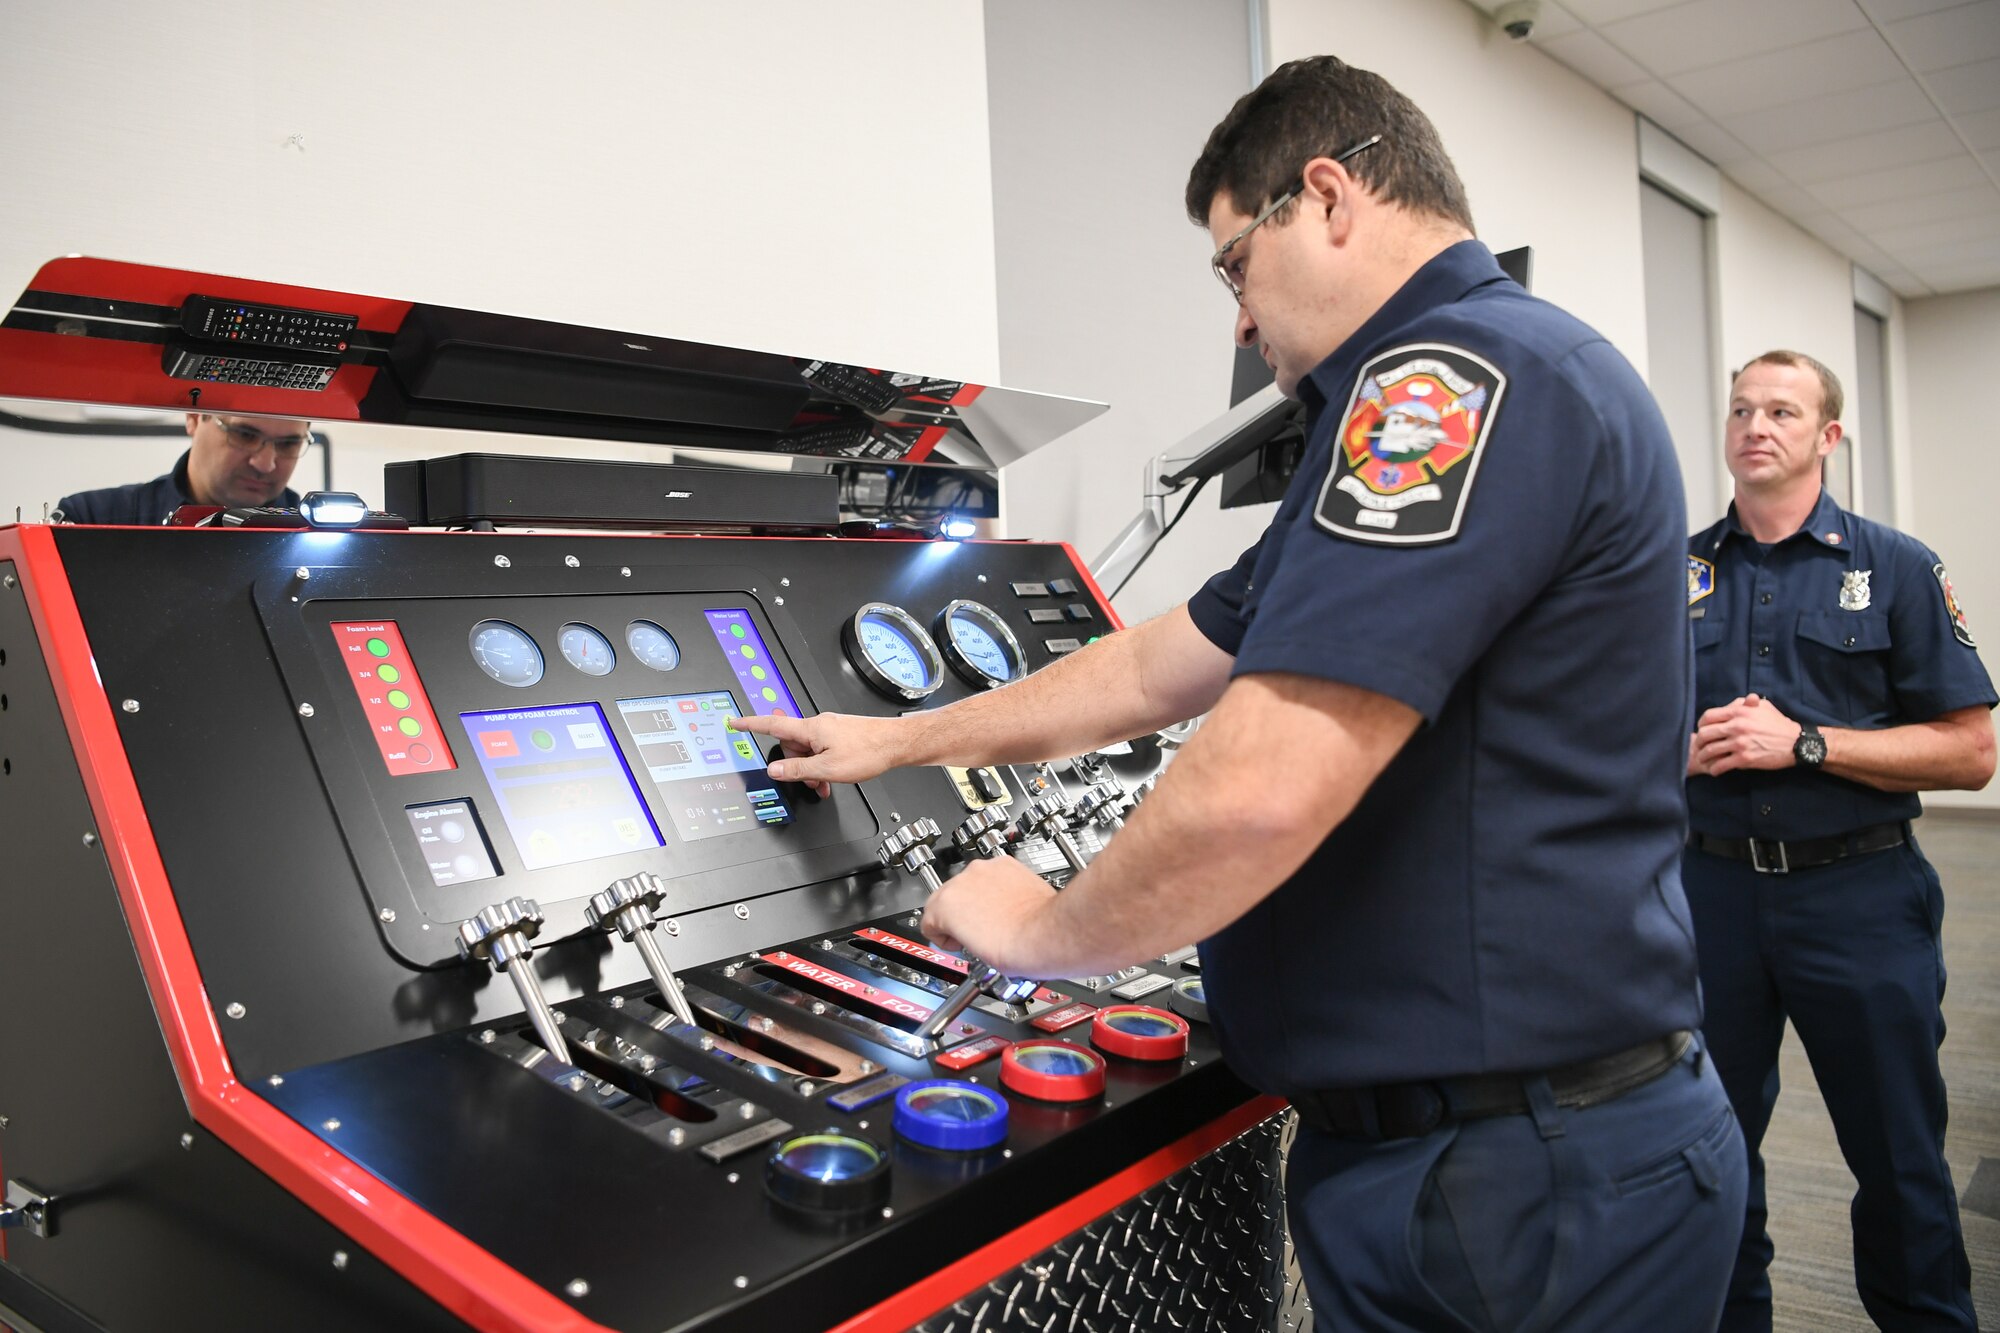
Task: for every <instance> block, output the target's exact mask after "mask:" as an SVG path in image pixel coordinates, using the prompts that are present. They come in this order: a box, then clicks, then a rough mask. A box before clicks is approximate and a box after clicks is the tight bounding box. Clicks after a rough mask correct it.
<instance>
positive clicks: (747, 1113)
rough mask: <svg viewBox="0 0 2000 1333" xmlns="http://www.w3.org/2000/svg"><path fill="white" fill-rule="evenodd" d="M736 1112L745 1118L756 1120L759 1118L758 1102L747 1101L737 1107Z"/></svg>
mask: <svg viewBox="0 0 2000 1333" xmlns="http://www.w3.org/2000/svg"><path fill="white" fill-rule="evenodd" d="M736 1114H737V1115H738V1116H740V1117H742V1118H743V1119H745V1120H755V1119H756V1118H757V1107H756V1104H755V1103H754V1102H745V1103H743V1105H741V1106H739V1107H737V1108H736Z"/></svg>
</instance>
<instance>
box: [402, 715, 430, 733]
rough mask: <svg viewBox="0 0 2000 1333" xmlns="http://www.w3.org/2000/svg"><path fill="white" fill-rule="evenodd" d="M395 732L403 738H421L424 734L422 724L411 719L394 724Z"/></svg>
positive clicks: (407, 718) (403, 719)
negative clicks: (400, 733) (401, 734)
mask: <svg viewBox="0 0 2000 1333" xmlns="http://www.w3.org/2000/svg"><path fill="white" fill-rule="evenodd" d="M396 730H398V731H400V732H402V733H403V734H404V735H405V736H421V735H423V734H424V724H423V723H421V722H419V721H417V720H416V719H415V718H413V717H406V718H402V719H401V720H399V721H398V722H397V723H396Z"/></svg>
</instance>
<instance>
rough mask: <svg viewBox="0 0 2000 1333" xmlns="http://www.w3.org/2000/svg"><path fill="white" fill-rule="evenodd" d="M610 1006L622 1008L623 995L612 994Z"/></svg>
mask: <svg viewBox="0 0 2000 1333" xmlns="http://www.w3.org/2000/svg"><path fill="white" fill-rule="evenodd" d="M611 1007H612V1008H613V1009H623V1008H624V1007H625V997H624V996H623V995H614V996H612V997H611Z"/></svg>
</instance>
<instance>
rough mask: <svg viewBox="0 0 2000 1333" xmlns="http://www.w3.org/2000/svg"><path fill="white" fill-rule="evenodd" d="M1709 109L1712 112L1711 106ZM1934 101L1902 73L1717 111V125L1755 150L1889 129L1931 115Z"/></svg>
mask: <svg viewBox="0 0 2000 1333" xmlns="http://www.w3.org/2000/svg"><path fill="white" fill-rule="evenodd" d="M1711 114H1713V113H1712V112H1711ZM1936 115H1937V107H1936V106H1935V105H1933V104H1932V102H1931V99H1930V98H1929V97H1927V96H1925V95H1924V90H1923V89H1922V88H1920V87H1919V86H1918V85H1917V81H1916V80H1915V79H1913V78H1911V77H1910V76H1909V75H1907V74H1905V75H1903V76H1901V77H1900V78H1895V79H1890V80H1888V81H1887V82H1884V83H1876V84H1870V85H1868V86H1867V87H1865V88H1844V89H1842V90H1841V91H1839V92H1836V93H1828V94H1826V95H1824V96H1820V97H1809V98H1807V99H1806V100H1805V101H1802V102H1791V103H1788V104H1786V105H1784V106H1774V107H1766V108H1765V109H1763V110H1761V111H1746V112H1742V113H1740V114H1737V115H1730V116H1717V117H1716V119H1717V120H1719V121H1720V122H1721V124H1722V126H1723V128H1725V129H1727V130H1728V131H1729V132H1730V133H1731V134H1734V135H1735V136H1736V137H1737V138H1739V139H1741V140H1742V141H1743V142H1744V143H1746V144H1749V145H1750V146H1751V147H1752V148H1755V149H1756V150H1757V151H1758V152H1760V153H1781V152H1783V151H1784V150H1786V149H1787V148H1804V147H1806V146H1807V145H1808V144H1816V143H1827V142H1830V141H1832V140H1834V139H1840V138H1844V137H1846V136H1847V135H1850V134H1868V133H1871V132H1873V131H1875V130H1892V129H1896V128H1897V127H1899V126H1902V125H1914V124H1916V123H1917V122H1919V121H1924V120H1930V119H1933V118H1934V117H1935V116H1936Z"/></svg>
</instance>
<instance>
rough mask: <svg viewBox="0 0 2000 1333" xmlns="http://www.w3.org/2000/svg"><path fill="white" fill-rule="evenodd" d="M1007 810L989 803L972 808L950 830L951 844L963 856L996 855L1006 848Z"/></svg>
mask: <svg viewBox="0 0 2000 1333" xmlns="http://www.w3.org/2000/svg"><path fill="white" fill-rule="evenodd" d="M1006 827H1007V812H1006V811H1005V810H1002V809H1001V808H1000V807H999V806H996V805H989V806H986V807H984V808H983V809H979V810H974V811H973V812H972V813H971V814H970V815H967V816H966V818H965V820H964V822H962V823H961V824H959V826H958V827H957V828H955V829H953V830H952V832H951V841H952V845H953V846H954V847H956V848H958V850H959V853H960V854H961V855H964V856H989V857H990V856H998V855H1000V853H1002V852H1003V851H1005V850H1006V849H1007V835H1006V832H1005V830H1006Z"/></svg>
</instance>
